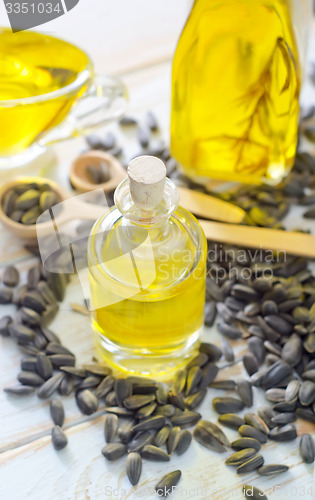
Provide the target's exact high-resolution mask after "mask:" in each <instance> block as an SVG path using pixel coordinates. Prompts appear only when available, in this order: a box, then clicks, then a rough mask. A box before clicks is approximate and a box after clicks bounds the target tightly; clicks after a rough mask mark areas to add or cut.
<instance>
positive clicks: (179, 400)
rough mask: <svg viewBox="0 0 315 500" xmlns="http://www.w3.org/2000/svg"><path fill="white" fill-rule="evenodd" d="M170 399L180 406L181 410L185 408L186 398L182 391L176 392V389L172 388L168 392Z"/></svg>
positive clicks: (172, 402)
mask: <svg viewBox="0 0 315 500" xmlns="http://www.w3.org/2000/svg"><path fill="white" fill-rule="evenodd" d="M168 399H169V402H170V403H171V404H173V405H174V406H176V407H177V408H180V409H181V410H185V403H184V399H183V397H182V396H181V394H180V393H178V392H176V391H175V390H174V389H170V390H169V393H168Z"/></svg>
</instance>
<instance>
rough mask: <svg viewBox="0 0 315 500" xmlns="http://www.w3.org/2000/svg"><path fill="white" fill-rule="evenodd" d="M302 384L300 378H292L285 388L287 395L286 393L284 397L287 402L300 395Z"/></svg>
mask: <svg viewBox="0 0 315 500" xmlns="http://www.w3.org/2000/svg"><path fill="white" fill-rule="evenodd" d="M300 386H301V384H300V382H299V381H298V380H291V382H290V383H289V384H288V386H287V388H286V390H285V395H284V399H285V401H286V402H287V403H288V402H289V401H293V400H295V399H296V398H297V397H298V394H299V390H300Z"/></svg>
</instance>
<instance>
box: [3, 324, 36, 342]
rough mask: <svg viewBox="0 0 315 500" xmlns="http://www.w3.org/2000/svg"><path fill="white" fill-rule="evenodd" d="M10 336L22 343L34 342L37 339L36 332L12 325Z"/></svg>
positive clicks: (19, 325) (10, 326) (26, 327)
mask: <svg viewBox="0 0 315 500" xmlns="http://www.w3.org/2000/svg"><path fill="white" fill-rule="evenodd" d="M9 332H10V335H11V336H12V337H13V338H14V339H16V340H18V341H19V342H21V343H28V342H32V340H34V338H35V333H34V330H32V329H31V328H29V327H28V326H25V325H21V324H14V323H11V324H10V325H9Z"/></svg>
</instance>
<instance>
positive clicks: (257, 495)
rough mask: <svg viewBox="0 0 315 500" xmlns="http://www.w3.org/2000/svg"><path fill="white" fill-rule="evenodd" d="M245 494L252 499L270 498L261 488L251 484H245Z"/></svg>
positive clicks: (262, 499) (266, 499) (263, 499)
mask: <svg viewBox="0 0 315 500" xmlns="http://www.w3.org/2000/svg"><path fill="white" fill-rule="evenodd" d="M243 494H244V497H245V498H248V499H250V500H268V498H267V496H266V495H265V494H264V493H263V492H262V491H261V490H259V489H258V488H256V487H255V486H250V485H249V484H245V486H243Z"/></svg>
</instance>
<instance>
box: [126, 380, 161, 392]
mask: <svg viewBox="0 0 315 500" xmlns="http://www.w3.org/2000/svg"><path fill="white" fill-rule="evenodd" d="M157 390H158V385H157V383H156V382H147V381H144V382H140V383H137V382H136V383H134V384H133V385H132V394H155V393H156V391H157Z"/></svg>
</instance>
